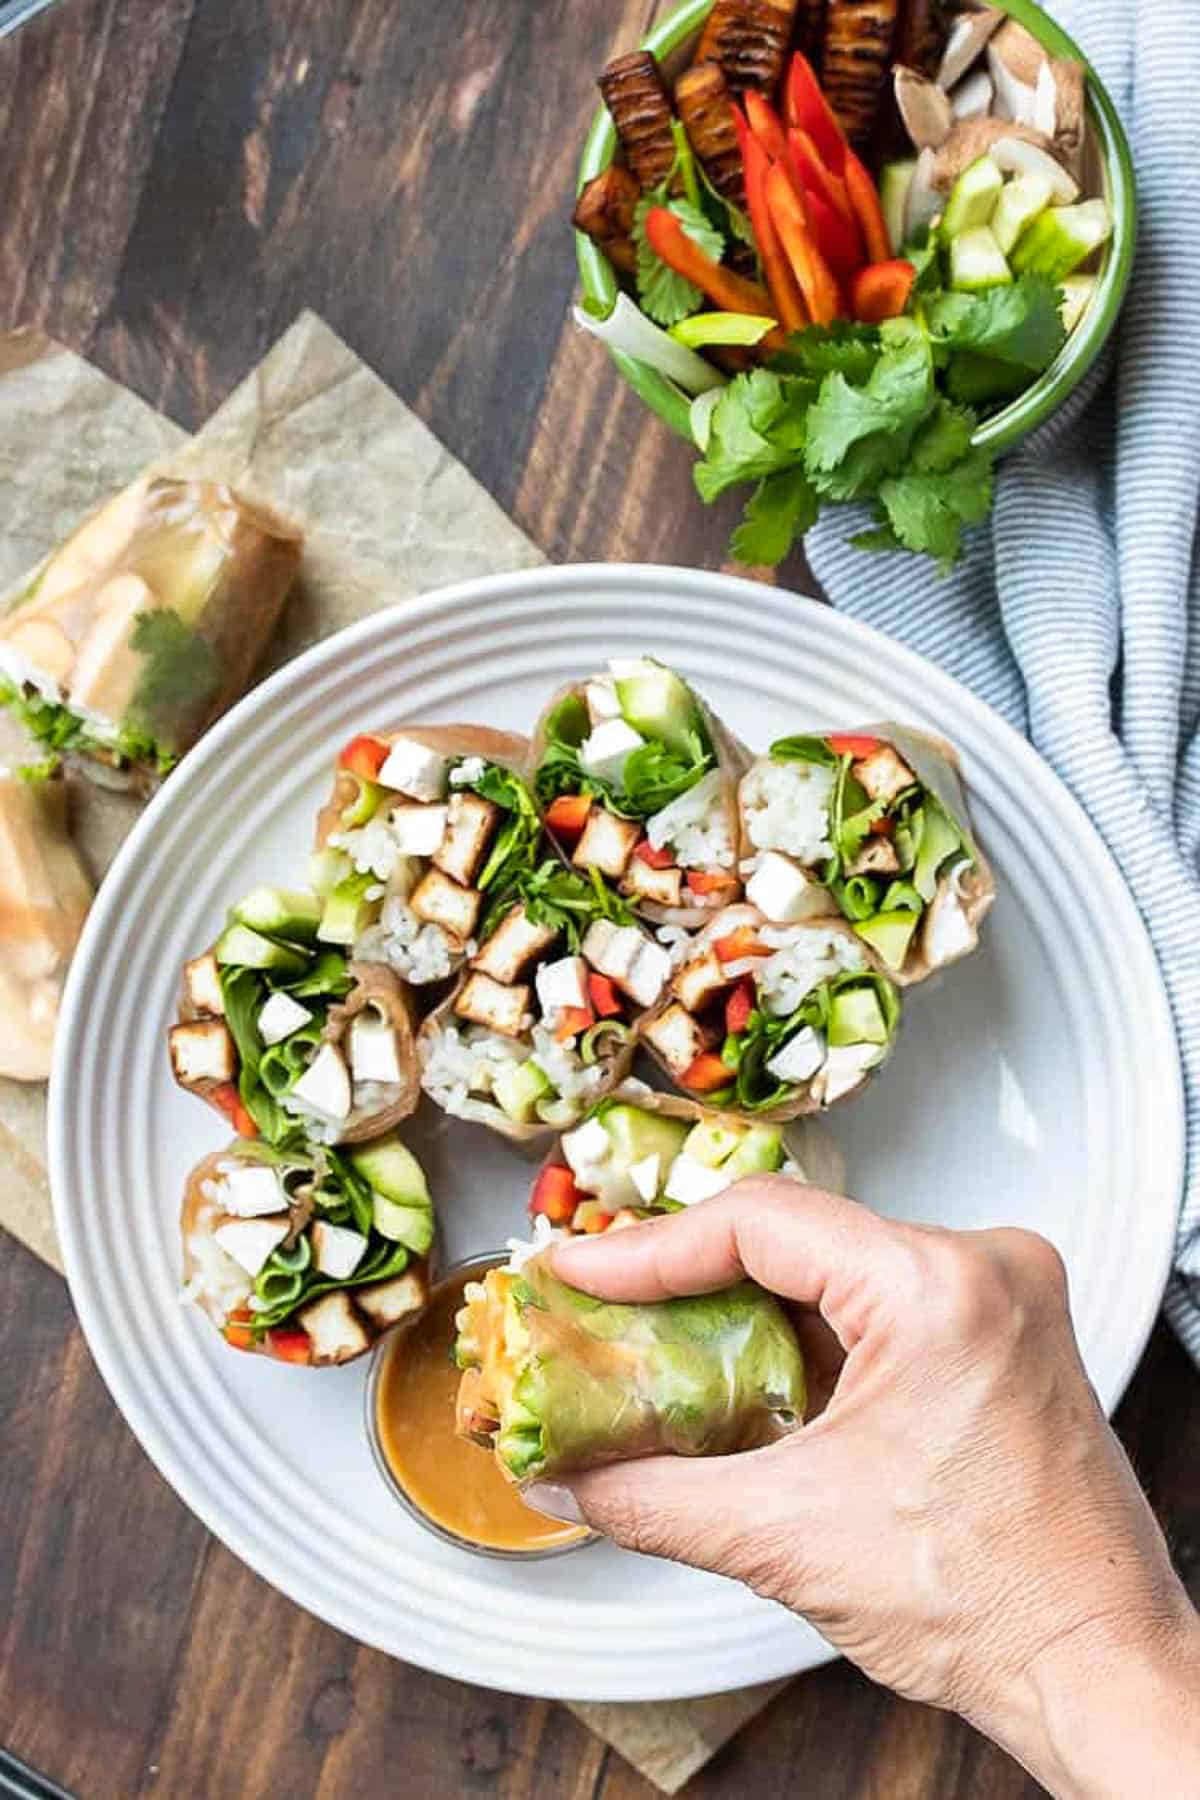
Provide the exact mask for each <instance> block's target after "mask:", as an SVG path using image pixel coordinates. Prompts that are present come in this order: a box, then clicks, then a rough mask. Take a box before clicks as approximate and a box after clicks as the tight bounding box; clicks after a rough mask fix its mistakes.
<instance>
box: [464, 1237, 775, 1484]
mask: <svg viewBox="0 0 1200 1800" xmlns="http://www.w3.org/2000/svg"><path fill="white" fill-rule="evenodd" d="M465 1298H466V1305H465V1306H464V1307H463V1309H462V1311H461V1312H460V1313H459V1316H458V1342H457V1345H456V1350H455V1354H456V1357H457V1360H458V1363H459V1366H460V1367H461V1369H462V1370H463V1376H462V1381H461V1384H460V1387H459V1396H458V1430H459V1433H460V1435H462V1436H464V1437H469V1438H471V1439H473V1440H474V1441H475V1442H477V1443H479V1444H481V1445H483V1446H484V1447H486V1448H487V1449H489V1450H492V1451H493V1452H494V1454H495V1457H496V1461H497V1462H498V1464H499V1465H500V1468H501V1470H502V1471H503V1473H504V1474H505V1475H507V1476H508V1477H509V1479H510V1480H512V1481H515V1482H525V1481H540V1480H544V1479H552V1478H553V1477H555V1476H557V1475H570V1474H579V1473H581V1472H582V1471H583V1470H585V1469H594V1468H599V1467H600V1466H601V1465H602V1464H604V1463H613V1462H622V1461H625V1460H628V1459H629V1458H632V1457H638V1456H651V1455H655V1454H658V1453H666V1454H670V1455H674V1456H725V1455H729V1454H731V1453H732V1452H735V1451H740V1450H756V1449H760V1448H761V1447H762V1446H763V1445H765V1444H770V1443H774V1442H775V1441H776V1440H777V1439H779V1438H781V1437H783V1436H784V1435H785V1434H786V1433H788V1432H790V1431H794V1430H795V1429H796V1428H797V1427H798V1426H800V1425H801V1424H803V1421H804V1405H805V1384H804V1362H803V1358H802V1356H801V1353H800V1347H799V1344H798V1343H797V1341H796V1335H795V1332H794V1331H793V1330H792V1327H791V1324H790V1323H789V1321H788V1319H787V1317H786V1315H785V1313H784V1311H783V1309H782V1307H781V1306H780V1305H779V1303H778V1301H776V1300H775V1299H774V1298H773V1297H772V1296H771V1295H770V1294H767V1293H765V1292H764V1291H763V1290H762V1289H761V1288H759V1287H756V1286H755V1285H754V1284H753V1283H752V1282H749V1281H744V1282H741V1283H739V1285H738V1286H736V1287H731V1288H725V1289H723V1290H722V1291H720V1292H718V1293H714V1294H700V1295H695V1296H689V1297H688V1298H685V1299H678V1300H662V1301H658V1302H654V1303H651V1304H646V1305H633V1306H630V1305H619V1304H617V1303H615V1302H613V1301H608V1300H597V1299H594V1298H593V1297H592V1296H591V1295H590V1294H582V1293H580V1292H579V1291H578V1290H577V1289H575V1288H571V1287H567V1286H566V1285H565V1283H563V1282H561V1281H559V1280H557V1279H556V1278H555V1276H553V1275H552V1274H551V1273H550V1270H549V1268H548V1267H547V1264H546V1257H545V1254H544V1253H539V1254H537V1255H535V1256H533V1257H532V1259H531V1260H529V1261H525V1260H524V1259H523V1258H521V1257H519V1256H518V1255H517V1253H516V1252H515V1251H514V1258H513V1262H511V1263H510V1264H509V1265H508V1266H507V1267H506V1268H503V1269H489V1271H488V1273H487V1276H486V1277H485V1279H484V1280H483V1281H481V1282H472V1283H471V1284H470V1285H469V1286H468V1287H467V1288H466V1290H465Z"/></svg>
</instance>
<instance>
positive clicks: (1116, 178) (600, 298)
mask: <svg viewBox="0 0 1200 1800" xmlns="http://www.w3.org/2000/svg"><path fill="white" fill-rule="evenodd" d="M993 4H994V5H996V6H997V7H998V8H999V10H1000V11H1001V12H1006V13H1008V14H1010V15H1011V17H1012V18H1014V19H1016V20H1017V21H1018V22H1019V23H1020V24H1022V25H1024V26H1025V27H1026V29H1027V30H1028V31H1031V32H1032V33H1033V35H1034V37H1036V38H1037V39H1038V40H1039V42H1040V43H1042V44H1044V45H1045V47H1046V49H1047V50H1049V51H1050V53H1051V55H1053V56H1070V57H1074V58H1075V60H1076V61H1077V62H1081V63H1082V64H1083V66H1084V68H1085V69H1086V70H1087V116H1088V124H1089V126H1090V128H1091V134H1092V139H1093V142H1094V144H1095V146H1096V150H1097V154H1098V161H1099V165H1100V171H1101V179H1102V182H1103V186H1104V194H1105V198H1106V199H1107V200H1108V202H1109V205H1110V206H1111V207H1112V212H1113V235H1112V238H1111V240H1110V242H1109V244H1108V247H1107V250H1106V252H1105V257H1104V263H1103V266H1102V268H1101V269H1100V272H1099V273H1100V285H1099V287H1098V289H1097V291H1096V294H1095V296H1094V298H1093V300H1092V303H1091V305H1090V306H1089V307H1088V309H1087V312H1086V313H1085V315H1084V317H1083V319H1082V320H1081V321H1080V323H1079V324H1078V326H1077V327H1076V329H1075V330H1074V331H1073V332H1072V333H1071V335H1070V337H1069V338H1068V339H1067V342H1066V343H1065V344H1064V345H1063V348H1062V350H1061V351H1060V353H1059V355H1058V357H1057V358H1056V359H1055V361H1054V362H1053V363H1052V364H1051V365H1050V367H1049V368H1048V369H1047V370H1046V371H1045V373H1044V374H1042V375H1039V376H1038V378H1037V380H1036V381H1034V382H1033V383H1032V384H1031V385H1030V386H1029V387H1027V388H1026V389H1025V392H1024V393H1023V394H1018V396H1017V398H1016V399H1015V400H1011V401H1010V402H1009V404H1008V405H1007V406H1005V407H1001V408H1000V409H999V410H998V411H996V412H995V413H993V414H992V415H991V417H990V418H988V419H985V420H984V421H983V423H982V424H981V425H980V426H979V427H978V429H977V430H976V432H975V439H974V441H975V443H977V444H982V445H985V446H986V447H987V448H988V449H989V450H992V451H994V452H997V453H999V452H1000V451H1003V450H1011V449H1012V447H1013V445H1014V444H1017V443H1019V442H1020V440H1021V439H1022V438H1023V437H1025V436H1027V435H1028V433H1029V432H1031V431H1032V430H1034V428H1035V427H1036V426H1038V425H1041V424H1042V423H1043V422H1044V421H1045V420H1046V419H1048V418H1049V417H1050V416H1051V414H1052V413H1055V412H1057V411H1058V409H1059V407H1060V406H1061V405H1062V404H1063V402H1064V401H1065V400H1066V399H1067V397H1068V396H1069V395H1070V394H1072V393H1074V391H1075V389H1076V388H1077V387H1078V386H1079V383H1080V382H1081V381H1082V380H1083V378H1084V376H1085V375H1086V374H1087V372H1088V370H1089V369H1090V368H1091V366H1092V364H1093V363H1094V362H1095V360H1096V358H1097V357H1098V356H1099V354H1100V352H1101V350H1102V349H1103V348H1104V346H1105V344H1106V343H1107V341H1108V338H1109V336H1110V334H1111V332H1112V330H1113V327H1114V326H1115V324H1116V322H1117V315H1118V313H1119V312H1120V310H1121V303H1122V301H1123V300H1124V298H1125V290H1126V288H1127V287H1128V286H1129V276H1130V272H1131V270H1132V267H1133V252H1134V245H1135V242H1136V239H1137V191H1136V186H1135V182H1134V174H1133V157H1132V155H1131V153H1130V149H1129V140H1128V138H1127V137H1126V136H1125V130H1124V127H1123V126H1122V124H1121V121H1120V119H1119V118H1118V116H1117V110H1116V108H1115V106H1114V105H1113V103H1112V100H1111V99H1110V98H1109V95H1108V93H1107V91H1106V90H1105V88H1104V85H1103V83H1102V82H1101V81H1100V78H1099V77H1098V75H1097V74H1096V72H1095V70H1094V69H1093V68H1092V66H1091V64H1090V63H1089V62H1088V60H1087V58H1086V57H1085V56H1084V54H1083V52H1082V51H1081V50H1080V48H1079V46H1078V45H1077V44H1076V43H1075V41H1074V40H1073V39H1072V38H1070V37H1069V36H1068V35H1067V33H1066V32H1065V31H1064V30H1063V29H1062V27H1061V25H1056V24H1055V22H1054V20H1053V19H1052V18H1051V17H1050V15H1049V14H1048V13H1047V12H1045V11H1044V9H1043V8H1042V7H1040V6H1038V5H1037V4H1036V0H993ZM712 5H713V0H684V4H683V5H682V6H679V7H677V8H676V10H675V11H674V12H672V13H670V14H668V16H667V17H666V18H665V19H663V20H662V22H661V23H660V24H659V25H657V26H656V27H655V29H654V30H653V31H652V32H651V33H650V35H649V36H648V37H647V38H645V39H644V41H643V46H642V47H643V48H644V49H647V50H651V51H653V53H654V55H655V56H656V57H657V58H658V59H659V60H660V61H663V62H666V61H669V60H670V59H671V58H672V57H673V56H676V55H677V54H678V53H679V52H680V51H681V50H682V49H683V48H684V47H685V46H686V45H687V43H688V40H689V39H690V38H693V37H695V36H696V35H697V34H698V32H699V30H700V27H701V26H702V25H703V23H704V21H705V19H706V18H707V17H708V14H709V12H710V11H711V9H712ZM616 148H617V134H616V130H615V128H614V126H613V122H612V119H611V118H610V116H609V113H608V109H607V107H605V106H601V107H600V108H599V110H598V112H597V113H596V117H595V119H594V120H593V121H592V128H591V130H590V131H589V132H588V135H587V140H586V142H585V144H584V147H583V156H582V158H581V160H580V164H579V179H578V190H579V191H582V189H583V188H584V187H585V186H586V184H587V183H588V182H589V181H591V180H592V179H593V177H595V176H596V175H599V174H600V172H601V171H602V170H603V169H606V168H607V167H608V165H609V163H610V162H611V161H612V160H613V157H614V155H615V153H616ZM575 249H576V256H577V259H578V262H579V276H580V281H581V284H582V287H583V295H584V301H585V303H586V304H588V305H589V306H591V307H593V308H595V309H596V310H597V311H598V312H601V313H607V312H608V311H609V309H610V308H611V307H612V305H613V304H614V302H615V300H616V297H617V289H618V283H617V277H616V275H615V273H614V271H613V268H612V264H611V263H610V262H609V260H608V258H607V257H606V256H605V255H604V253H603V251H601V250H599V249H597V247H596V245H595V244H593V243H592V241H591V239H590V238H587V237H585V236H584V235H583V233H582V232H576V234H575ZM609 354H610V355H611V356H612V359H613V361H614V362H615V363H616V365H617V367H618V369H619V370H620V371H621V374H622V375H623V376H624V377H625V379H626V381H627V382H628V383H629V385H630V386H631V387H632V388H633V389H634V391H635V392H636V393H637V394H639V395H640V396H641V398H642V399H643V400H644V401H645V403H646V405H647V406H648V407H649V408H650V410H651V412H654V413H657V415H658V417H659V418H660V419H662V420H663V421H664V423H666V424H667V425H669V426H670V427H671V429H672V431H675V432H678V434H679V436H680V437H684V438H687V440H688V442H689V443H691V442H692V433H691V426H690V422H689V406H690V400H689V396H688V395H686V394H685V393H684V392H683V391H682V389H680V388H677V387H676V386H675V384H674V382H673V381H670V380H669V379H668V378H667V377H666V376H665V375H661V374H659V372H658V370H657V369H652V368H650V367H649V366H648V365H647V364H646V363H643V362H639V361H638V360H637V359H636V358H635V357H632V356H627V355H625V353H624V352H623V351H619V350H613V351H610V353H609Z"/></svg>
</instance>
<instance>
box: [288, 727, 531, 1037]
mask: <svg viewBox="0 0 1200 1800" xmlns="http://www.w3.org/2000/svg"><path fill="white" fill-rule="evenodd" d="M528 756H529V742H528V739H527V738H523V737H518V736H516V735H515V734H514V733H512V732H506V731H493V730H491V729H490V728H489V727H488V726H486V725H411V726H406V727H405V728H404V730H403V731H396V732H386V733H380V734H378V735H375V736H365V737H356V738H352V739H351V741H350V742H349V743H348V744H347V745H346V746H345V748H344V749H343V750H342V752H341V754H340V756H339V757H338V766H337V775H336V778H335V781H334V787H333V792H332V794H331V795H330V798H329V800H328V801H327V802H326V804H325V806H324V807H323V808H322V811H321V813H320V816H319V818H318V820H317V836H316V855H315V857H314V876H313V880H314V885H315V886H316V887H317V889H318V890H319V891H320V892H321V893H322V894H323V895H325V896H327V897H329V903H330V904H331V905H334V906H339V907H340V906H344V907H345V908H346V911H347V916H348V917H350V918H352V919H353V920H354V922H355V930H356V936H355V937H354V940H353V942H352V944H351V945H350V950H351V954H352V955H353V957H354V959H355V961H356V962H364V963H365V962H370V963H380V964H382V965H384V966H385V967H387V968H389V969H391V970H393V971H394V973H395V974H396V975H398V976H399V977H400V978H401V979H402V980H403V981H406V982H408V983H409V984H410V986H411V987H413V988H414V989H418V990H421V992H419V993H417V994H415V995H414V1000H416V1001H417V1002H418V1003H419V1002H420V1001H421V1000H422V999H425V1000H426V1001H427V1004H426V1007H425V1008H424V1009H423V1010H428V1000H429V998H431V997H432V996H435V995H436V992H437V986H438V984H439V983H443V982H445V981H446V980H448V979H449V978H450V977H451V976H452V975H454V974H456V973H457V972H458V970H459V969H460V968H461V967H462V964H463V963H464V962H465V961H466V959H467V957H468V956H469V955H472V954H473V953H474V949H475V946H476V940H477V939H478V937H479V936H480V934H481V933H482V932H484V931H486V930H487V927H488V920H489V917H491V916H494V915H495V914H496V913H497V912H498V910H499V909H500V908H501V907H502V906H503V904H504V902H505V900H506V898H507V897H508V895H509V894H510V893H511V892H512V891H513V887H514V884H515V883H516V881H517V879H518V877H520V876H522V875H526V874H528V873H529V872H531V871H532V869H533V868H535V867H536V865H537V863H538V861H539V860H540V855H541V838H542V830H541V822H540V820H539V818H538V812H537V807H536V806H535V805H534V801H533V796H532V794H531V793H530V791H529V789H528V787H527V786H526V785H525V781H524V779H523V776H522V773H521V771H522V770H523V768H524V766H525V764H526V762H527V761H528ZM368 893H370V894H371V895H372V898H371V899H367V898H366V895H367V894H368Z"/></svg>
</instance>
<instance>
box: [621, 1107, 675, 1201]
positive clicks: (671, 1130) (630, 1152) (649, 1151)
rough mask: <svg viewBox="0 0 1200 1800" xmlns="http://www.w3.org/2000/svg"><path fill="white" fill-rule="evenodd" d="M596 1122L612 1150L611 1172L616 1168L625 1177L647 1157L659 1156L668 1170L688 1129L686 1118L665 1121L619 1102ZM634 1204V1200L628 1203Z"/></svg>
mask: <svg viewBox="0 0 1200 1800" xmlns="http://www.w3.org/2000/svg"><path fill="white" fill-rule="evenodd" d="M600 1123H601V1124H602V1125H603V1127H604V1129H605V1131H606V1132H607V1133H608V1137H609V1142H610V1143H611V1144H612V1147H613V1154H612V1162H613V1167H614V1171H615V1170H618V1169H619V1170H620V1171H621V1173H622V1174H628V1172H629V1170H630V1169H632V1167H633V1165H634V1163H639V1162H644V1161H645V1159H646V1157H648V1156H661V1157H662V1164H661V1166H662V1168H663V1169H667V1168H669V1167H670V1165H671V1164H672V1163H673V1162H674V1160H675V1158H676V1157H677V1156H678V1154H679V1152H680V1150H681V1149H682V1148H683V1141H684V1139H685V1138H686V1137H687V1135H688V1130H689V1127H688V1123H687V1121H686V1119H668V1118H665V1117H664V1116H663V1115H662V1114H661V1113H652V1112H645V1111H644V1110H643V1109H642V1108H641V1107H640V1106H627V1105H625V1104H624V1103H623V1102H621V1103H618V1104H617V1105H616V1106H610V1107H609V1108H608V1111H607V1112H605V1113H604V1114H603V1115H602V1116H601V1120H600ZM636 1203H637V1202H636V1199H635V1200H634V1201H633V1202H631V1204H634V1205H636Z"/></svg>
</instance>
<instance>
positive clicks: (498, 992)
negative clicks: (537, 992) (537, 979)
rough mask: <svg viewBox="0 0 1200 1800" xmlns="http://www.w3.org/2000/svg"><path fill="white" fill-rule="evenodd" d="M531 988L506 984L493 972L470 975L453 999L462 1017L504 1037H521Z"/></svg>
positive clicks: (526, 1016) (525, 1024)
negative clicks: (491, 974)
mask: <svg viewBox="0 0 1200 1800" xmlns="http://www.w3.org/2000/svg"><path fill="white" fill-rule="evenodd" d="M530 994H531V989H530V988H529V987H528V986H525V985H524V984H522V985H520V986H517V987H506V986H505V985H504V983H503V982H501V981H493V980H492V978H491V976H490V975H482V974H479V973H478V972H476V973H475V974H472V975H468V976H467V979H466V981H465V982H464V983H463V986H462V991H461V993H460V994H459V996H458V998H457V999H456V1000H455V1002H454V1010H455V1012H456V1013H457V1014H458V1016H459V1018H460V1019H470V1020H472V1022H473V1023H474V1024H476V1025H484V1026H486V1027H487V1029H488V1030H489V1031H498V1032H499V1033H500V1035H501V1037H512V1038H519V1037H520V1036H521V1035H522V1034H523V1032H524V1031H525V1030H526V1028H527V1021H528V1019H529V1001H530Z"/></svg>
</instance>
